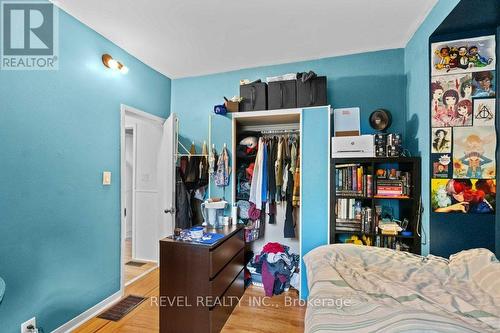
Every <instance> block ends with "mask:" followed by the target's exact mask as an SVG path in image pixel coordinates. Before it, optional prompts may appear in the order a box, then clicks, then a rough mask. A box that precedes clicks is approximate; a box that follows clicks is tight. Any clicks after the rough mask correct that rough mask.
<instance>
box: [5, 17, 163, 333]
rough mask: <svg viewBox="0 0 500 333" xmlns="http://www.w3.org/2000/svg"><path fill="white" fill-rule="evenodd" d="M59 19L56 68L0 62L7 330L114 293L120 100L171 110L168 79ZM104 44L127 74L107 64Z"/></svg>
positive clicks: (55, 323) (67, 315) (44, 323)
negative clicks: (7, 67)
mask: <svg viewBox="0 0 500 333" xmlns="http://www.w3.org/2000/svg"><path fill="white" fill-rule="evenodd" d="M59 21H60V26H59V36H60V57H59V59H60V64H59V70H58V71H50V72H49V71H0V101H1V102H0V103H1V104H0V188H1V189H2V190H1V191H0V235H1V240H0V276H1V277H2V278H4V279H5V282H6V284H7V289H6V293H5V297H4V299H3V302H2V304H1V305H0V331H1V332H2V333H17V332H19V327H20V324H21V323H22V322H24V321H25V320H27V319H29V318H31V317H33V316H36V317H37V323H38V324H39V325H40V326H41V327H43V328H44V329H45V332H50V331H52V330H53V329H55V328H57V327H59V326H60V325H61V324H64V323H65V322H67V321H69V320H70V319H72V318H74V317H75V316H77V315H79V314H80V313H82V312H83V311H85V310H87V309H88V308H90V307H92V306H94V305H95V304H97V303H99V302H100V301H102V300H103V299H105V298H107V297H108V296H110V295H112V294H113V293H115V292H117V291H118V290H119V288H120V104H121V103H124V104H127V105H130V106H133V107H136V108H138V109H142V110H144V111H147V112H149V113H152V114H154V115H157V116H162V117H167V116H168V114H169V112H170V84H171V81H170V79H168V78H167V77H165V76H163V75H161V74H159V73H158V72H155V71H154V70H152V69H151V68H149V67H148V66H146V65H144V64H143V63H142V62H140V61H139V60H137V59H136V58H134V57H132V56H130V55H129V54H127V53H126V52H124V51H123V50H122V49H120V48H119V47H117V46H116V45H114V44H112V43H111V42H110V41H108V40H106V39H105V38H103V37H102V36H101V35H99V34H97V33H96V32H94V31H93V30H91V29H90V28H88V27H87V26H85V25H83V24H82V23H80V22H78V21H77V20H75V19H74V18H73V17H71V16H69V15H68V14H66V13H64V12H63V11H59ZM103 53H110V54H111V55H113V56H114V57H116V58H117V59H119V60H121V61H123V62H124V63H125V64H126V65H127V66H128V67H129V68H130V72H129V73H128V74H127V75H121V74H119V73H116V72H111V71H110V70H105V68H104V67H103V65H102V62H101V55H102V54H103ZM103 170H109V171H111V172H112V173H113V176H112V180H113V183H112V185H111V186H108V187H103V186H102V185H101V177H102V174H101V173H102V171H103Z"/></svg>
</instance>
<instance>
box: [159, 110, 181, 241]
mask: <svg viewBox="0 0 500 333" xmlns="http://www.w3.org/2000/svg"><path fill="white" fill-rule="evenodd" d="M177 121H178V119H177V115H176V114H175V113H172V114H171V115H170V116H169V117H168V119H167V120H166V121H165V123H164V124H163V134H162V140H161V144H160V152H159V154H158V178H159V194H160V195H159V198H160V205H159V206H160V218H159V229H158V231H159V232H158V236H159V239H162V238H165V237H167V236H169V235H172V234H173V233H174V225H175V186H176V183H175V174H176V172H175V171H176V170H175V168H176V162H177Z"/></svg>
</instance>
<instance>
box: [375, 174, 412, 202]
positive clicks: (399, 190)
mask: <svg viewBox="0 0 500 333" xmlns="http://www.w3.org/2000/svg"><path fill="white" fill-rule="evenodd" d="M410 179H411V177H410V174H409V173H408V172H401V176H399V177H398V178H377V179H376V181H375V195H376V196H378V197H409V196H410Z"/></svg>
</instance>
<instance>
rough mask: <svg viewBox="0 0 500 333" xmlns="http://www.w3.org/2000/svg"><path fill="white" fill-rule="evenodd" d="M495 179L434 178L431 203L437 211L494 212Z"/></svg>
mask: <svg viewBox="0 0 500 333" xmlns="http://www.w3.org/2000/svg"><path fill="white" fill-rule="evenodd" d="M495 196H496V181H495V180H494V179H432V181H431V205H432V210H433V211H434V212H436V213H464V214H467V213H469V214H493V213H494V212H495V209H496V202H495Z"/></svg>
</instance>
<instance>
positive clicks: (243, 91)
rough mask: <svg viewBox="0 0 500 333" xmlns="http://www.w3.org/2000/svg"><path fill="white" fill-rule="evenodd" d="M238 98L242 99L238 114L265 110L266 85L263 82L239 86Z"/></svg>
mask: <svg viewBox="0 0 500 333" xmlns="http://www.w3.org/2000/svg"><path fill="white" fill-rule="evenodd" d="M240 97H243V100H242V101H241V102H240V107H239V110H240V112H242V111H261V110H267V84H266V83H264V82H259V83H250V84H245V85H242V86H240Z"/></svg>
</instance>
